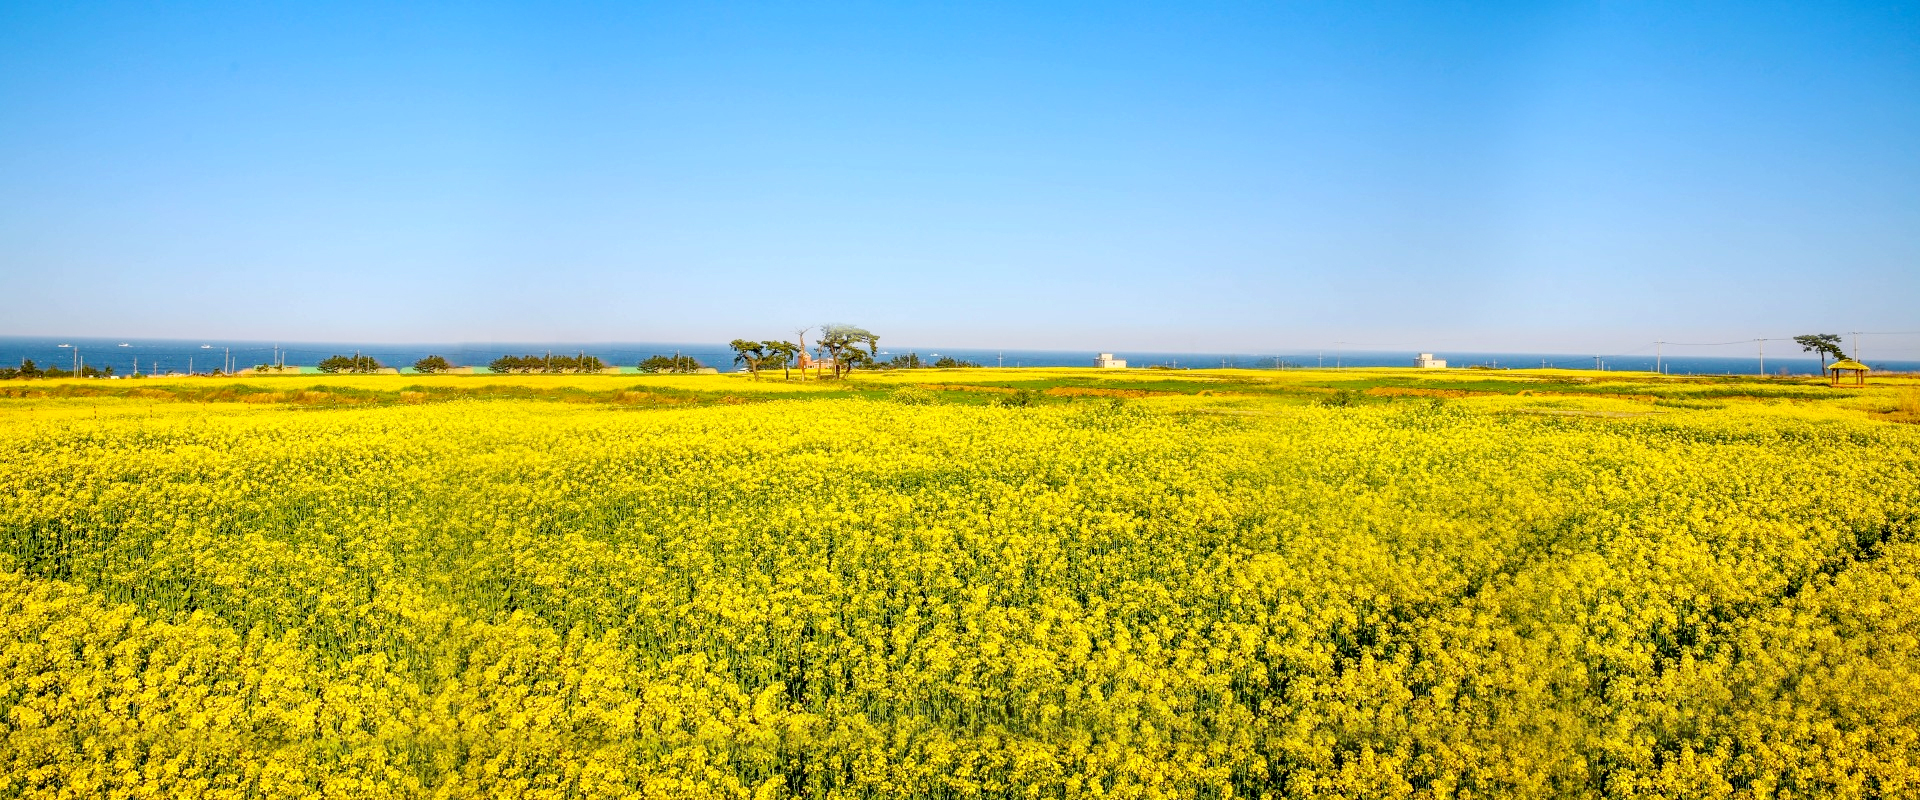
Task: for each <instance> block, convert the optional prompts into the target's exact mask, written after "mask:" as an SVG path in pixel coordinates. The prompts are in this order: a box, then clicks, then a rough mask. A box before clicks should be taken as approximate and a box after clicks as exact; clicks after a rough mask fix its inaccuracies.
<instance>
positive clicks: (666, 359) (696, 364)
mask: <svg viewBox="0 0 1920 800" xmlns="http://www.w3.org/2000/svg"><path fill="white" fill-rule="evenodd" d="M702 369H706V365H705V364H702V363H700V360H699V359H697V358H694V357H693V356H686V355H680V354H677V353H676V354H674V355H670V356H650V357H648V358H647V359H646V360H645V361H641V362H640V371H641V372H655V373H659V372H694V371H697V370H702Z"/></svg>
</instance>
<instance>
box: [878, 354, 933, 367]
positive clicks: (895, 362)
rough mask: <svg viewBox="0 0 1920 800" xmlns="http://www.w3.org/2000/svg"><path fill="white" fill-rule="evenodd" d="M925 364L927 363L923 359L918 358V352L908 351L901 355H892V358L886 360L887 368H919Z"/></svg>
mask: <svg viewBox="0 0 1920 800" xmlns="http://www.w3.org/2000/svg"><path fill="white" fill-rule="evenodd" d="M926 365H927V364H926V362H925V361H922V360H920V354H919V353H908V354H906V355H903V356H894V357H893V358H892V360H889V361H888V362H887V368H888V369H919V368H921V367H924V366H926Z"/></svg>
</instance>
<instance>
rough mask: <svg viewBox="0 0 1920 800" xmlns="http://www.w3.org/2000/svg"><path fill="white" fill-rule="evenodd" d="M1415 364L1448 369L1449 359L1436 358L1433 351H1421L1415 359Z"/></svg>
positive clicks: (1420, 366)
mask: <svg viewBox="0 0 1920 800" xmlns="http://www.w3.org/2000/svg"><path fill="white" fill-rule="evenodd" d="M1413 365H1414V366H1416V367H1419V368H1421V369H1446V368H1447V361H1446V359H1443V358H1434V357H1433V354H1432V353H1421V354H1420V356H1419V357H1418V358H1415V359H1414V360H1413Z"/></svg>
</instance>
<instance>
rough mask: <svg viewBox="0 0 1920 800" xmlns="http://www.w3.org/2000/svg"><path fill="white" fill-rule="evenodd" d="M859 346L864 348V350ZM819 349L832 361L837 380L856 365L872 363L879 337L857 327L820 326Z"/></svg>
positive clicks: (876, 351)
mask: <svg viewBox="0 0 1920 800" xmlns="http://www.w3.org/2000/svg"><path fill="white" fill-rule="evenodd" d="M861 345H865V346H866V347H865V349H864V350H863V349H862V348H861ZM819 347H820V349H821V350H824V351H826V353H827V355H828V356H829V357H831V358H832V359H833V376H834V377H836V378H838V377H840V376H841V375H843V374H845V373H848V372H852V371H853V368H854V366H856V365H858V364H862V363H866V364H871V363H873V358H874V354H875V353H878V352H879V347H880V337H879V336H876V335H874V333H873V332H872V331H869V330H867V329H866V328H862V327H860V326H858V325H822V326H820V343H819Z"/></svg>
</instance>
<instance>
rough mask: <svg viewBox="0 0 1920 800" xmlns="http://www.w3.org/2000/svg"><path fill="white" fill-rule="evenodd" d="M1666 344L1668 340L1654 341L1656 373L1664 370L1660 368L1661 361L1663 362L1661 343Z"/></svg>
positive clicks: (1654, 368) (1654, 369)
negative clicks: (1661, 359) (1661, 358)
mask: <svg viewBox="0 0 1920 800" xmlns="http://www.w3.org/2000/svg"><path fill="white" fill-rule="evenodd" d="M1664 344H1666V342H1654V343H1653V371H1654V372H1656V373H1658V372H1661V371H1662V370H1661V369H1660V363H1661V362H1660V347H1661V345H1664Z"/></svg>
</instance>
